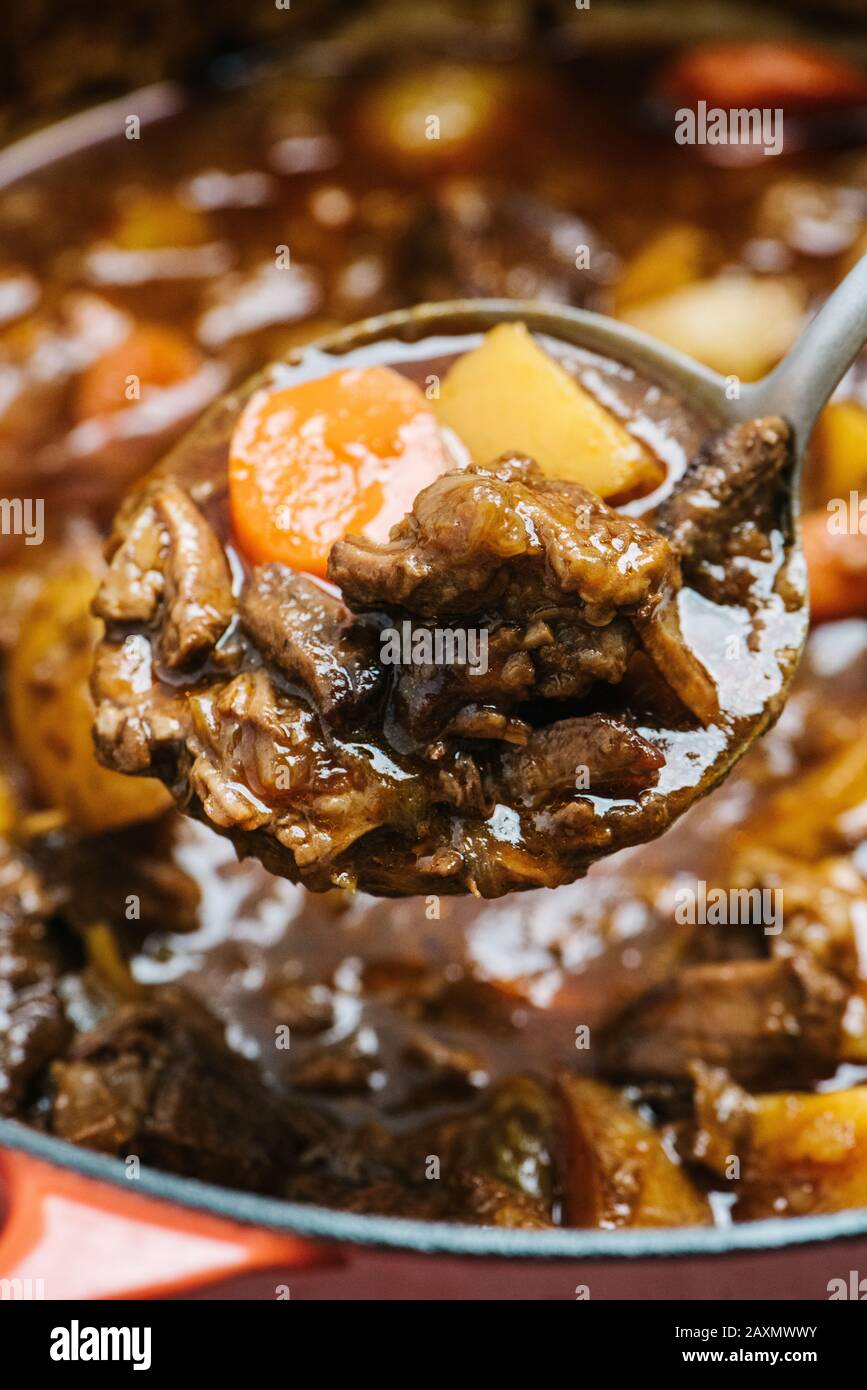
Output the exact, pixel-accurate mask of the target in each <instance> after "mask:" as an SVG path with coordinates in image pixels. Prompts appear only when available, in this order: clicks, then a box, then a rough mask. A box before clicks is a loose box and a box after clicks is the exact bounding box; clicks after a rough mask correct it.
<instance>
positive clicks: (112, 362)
mask: <svg viewBox="0 0 867 1390" xmlns="http://www.w3.org/2000/svg"><path fill="white" fill-rule="evenodd" d="M201 365H202V356H201V353H200V352H199V351H198V350H197V349H196V348H195V347H194V346H193V344H192V343H191V342H189V340H188V339H187V338H185V337H184V336H183V334H181V333H178V332H177V331H176V330H175V329H174V328H167V327H166V326H165V325H164V324H161V323H138V324H136V325H135V326H134V327H133V329H132V332H131V333H130V334H129V336H128V337H127V338H124V340H123V342H121V343H118V344H117V345H116V346H115V347H113V348H110V349H109V351H108V352H105V353H103V355H102V356H101V357H98V358H97V359H96V361H94V362H92V363H91V364H90V366H89V367H88V368H87V369H86V370H85V371H84V372H83V373H82V376H81V380H80V381H79V383H78V389H77V391H76V394H75V414H76V417H77V418H78V419H79V420H89V419H91V418H92V417H93V416H94V415H111V414H113V413H114V412H115V411H116V410H124V409H125V408H126V407H127V406H130V405H135V404H136V402H137V401H138V399H139V391H138V390H137V391H136V392H134V393H132V394H131V393H130V391H129V384H130V378H137V379H138V386H139V388H140V391H141V392H142V393H144V392H145V391H147V390H148V389H149V388H153V387H164V386H175V385H177V383H178V382H180V381H185V380H186V379H187V377H191V376H194V375H195V373H196V372H197V371H198V370H199V368H200V367H201Z"/></svg>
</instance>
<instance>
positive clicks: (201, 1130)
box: [51, 990, 328, 1192]
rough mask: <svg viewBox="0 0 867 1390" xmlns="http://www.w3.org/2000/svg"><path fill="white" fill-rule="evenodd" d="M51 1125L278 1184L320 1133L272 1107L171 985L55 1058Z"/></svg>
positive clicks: (192, 1172) (256, 1185) (103, 1145)
mask: <svg viewBox="0 0 867 1390" xmlns="http://www.w3.org/2000/svg"><path fill="white" fill-rule="evenodd" d="M53 1077H54V1084H55V1095H54V1104H53V1109H52V1117H51V1124H52V1129H53V1131H54V1133H55V1134H58V1135H60V1136H61V1137H62V1138H64V1139H69V1140H71V1141H72V1142H73V1143H76V1144H83V1145H84V1146H85V1147H87V1148H92V1149H99V1150H101V1151H102V1152H104V1153H112V1154H120V1155H126V1154H130V1153H134V1154H136V1155H137V1156H138V1157H139V1158H140V1159H141V1160H142V1161H143V1162H145V1163H152V1164H155V1165H156V1166H158V1167H163V1168H168V1169H170V1170H171V1171H173V1172H175V1173H181V1174H184V1175H185V1176H189V1177H196V1178H200V1179H202V1180H203V1181H206V1182H218V1183H225V1184H226V1185H228V1186H231V1187H240V1188H243V1189H246V1190H249V1191H255V1192H278V1191H280V1190H281V1188H282V1186H283V1185H284V1183H285V1181H286V1179H287V1177H288V1174H289V1171H290V1170H291V1168H292V1167H293V1165H294V1164H295V1163H296V1162H297V1161H298V1160H299V1157H300V1155H301V1154H302V1152H303V1150H304V1148H305V1147H306V1146H307V1145H308V1144H310V1143H313V1142H318V1141H321V1140H322V1139H323V1137H324V1135H325V1134H327V1132H328V1127H327V1126H326V1125H325V1124H324V1122H323V1123H322V1124H321V1125H320V1124H319V1123H318V1122H317V1119H316V1116H315V1114H313V1113H311V1112H307V1114H306V1116H305V1117H302V1116H298V1115H296V1114H295V1113H294V1112H287V1111H286V1109H285V1108H282V1107H278V1106H277V1104H276V1102H275V1101H274V1100H273V1099H272V1097H271V1095H270V1094H269V1092H268V1091H267V1090H266V1089H265V1087H264V1086H263V1084H262V1082H261V1081H260V1079H259V1076H258V1073H257V1072H256V1069H255V1067H254V1066H253V1065H252V1064H251V1063H250V1062H248V1061H247V1060H246V1059H244V1058H242V1057H239V1056H238V1055H237V1054H236V1053H233V1052H231V1051H230V1050H229V1048H228V1047H227V1046H226V1044H225V1041H224V1039H223V1036H222V1030H221V1028H220V1027H219V1025H218V1024H217V1022H216V1020H215V1019H213V1017H212V1016H211V1015H210V1014H208V1013H207V1011H206V1010H205V1009H203V1008H202V1007H201V1006H200V1005H197V1004H196V1003H195V1002H194V1001H193V1000H192V999H190V998H189V997H188V996H186V995H185V994H183V992H182V991H180V990H172V991H167V992H165V993H164V994H163V995H162V996H161V997H159V998H157V999H154V1000H153V1001H152V1002H148V1003H144V1004H130V1005H127V1006H124V1007H122V1008H120V1009H118V1010H116V1011H115V1013H113V1014H112V1015H111V1016H110V1017H109V1018H108V1019H107V1020H106V1021H105V1022H104V1023H102V1024H100V1025H98V1026H97V1027H96V1028H94V1029H92V1030H91V1031H90V1032H88V1033H83V1034H81V1035H80V1036H79V1037H78V1038H76V1039H75V1041H74V1042H73V1044H72V1046H71V1047H70V1049H69V1052H68V1054H67V1056H66V1058H65V1059H64V1060H62V1061H58V1062H57V1063H55V1066H54V1068H53Z"/></svg>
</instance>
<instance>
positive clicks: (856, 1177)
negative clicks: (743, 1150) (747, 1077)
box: [747, 1086, 867, 1215]
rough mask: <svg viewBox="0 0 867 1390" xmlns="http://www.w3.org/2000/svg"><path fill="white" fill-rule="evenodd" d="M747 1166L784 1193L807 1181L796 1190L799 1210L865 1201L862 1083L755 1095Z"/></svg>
mask: <svg viewBox="0 0 867 1390" xmlns="http://www.w3.org/2000/svg"><path fill="white" fill-rule="evenodd" d="M747 1168H748V1173H747V1176H748V1178H750V1179H752V1180H757V1181H758V1182H759V1183H766V1184H768V1187H769V1189H771V1190H772V1191H773V1190H778V1191H779V1192H781V1193H783V1194H785V1193H786V1192H788V1191H790V1190H794V1189H795V1188H796V1187H798V1186H799V1185H803V1184H810V1188H809V1189H808V1192H807V1194H805V1193H804V1192H803V1191H802V1192H800V1193H797V1198H798V1201H799V1208H798V1209H800V1210H809V1211H812V1212H819V1211H840V1210H842V1209H843V1208H845V1207H861V1206H864V1205H865V1203H867V1087H863V1086H856V1087H853V1088H852V1089H851V1090H844V1091H831V1092H828V1093H827V1094H824V1095H809V1094H806V1093H805V1094H801V1093H798V1092H789V1093H787V1094H777V1095H763V1096H757V1097H756V1111H755V1116H754V1119H753V1128H752V1142H751V1145H750V1149H749V1154H748V1159H747ZM768 1196H769V1193H766V1194H765V1200H768ZM769 1205H770V1203H769ZM761 1214H765V1212H764V1211H762V1212H761ZM767 1214H768V1215H770V1214H771V1213H770V1211H768V1212H767Z"/></svg>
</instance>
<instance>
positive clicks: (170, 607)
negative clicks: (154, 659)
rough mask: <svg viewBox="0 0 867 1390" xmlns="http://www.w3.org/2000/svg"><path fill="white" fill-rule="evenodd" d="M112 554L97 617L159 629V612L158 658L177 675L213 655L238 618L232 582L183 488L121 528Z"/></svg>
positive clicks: (164, 489) (162, 493)
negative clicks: (156, 625) (234, 617)
mask: <svg viewBox="0 0 867 1390" xmlns="http://www.w3.org/2000/svg"><path fill="white" fill-rule="evenodd" d="M109 555H110V560H111V563H110V565H109V571H108V575H107V576H106V578H105V579H104V580H103V583H102V585H101V586H100V589H99V594H98V597H97V600H96V602H95V604H94V612H95V613H96V615H97V617H99V618H104V619H105V621H106V622H116V623H132V622H137V623H142V622H143V623H154V622H155V620H156V618H157V616H158V614H159V613H160V612H162V623H161V633H160V646H159V653H160V658H161V660H162V661H163V662H164V663H165V664H166V666H169V667H172V668H174V667H185V666H188V665H190V664H192V663H194V662H195V661H197V660H200V659H201V658H202V657H204V656H206V655H207V654H208V653H209V652H210V651H211V650H212V648H213V647H214V645H215V643H216V642H217V641H218V640H219V638H220V637H222V635H223V633H224V632H225V630H226V628H227V627H228V625H229V622H230V620H231V618H232V615H233V612H234V602H233V598H232V584H231V576H230V574H229V566H228V563H227V561H226V556H225V553H224V551H223V548H222V546H221V545H220V543H219V541H218V540H217V537H216V535H215V534H214V532H213V530H212V529H211V527H210V526H209V525H208V523H207V522H206V520H205V518H204V517H203V516H202V513H201V512H200V511H199V509H198V507H197V506H196V505H195V503H194V502H193V501H192V499H191V498H190V496H189V494H188V493H187V492H185V491H184V489H183V488H181V487H178V485H177V484H176V483H172V482H167V483H165V484H163V485H162V486H161V487H160V489H159V490H158V492H157V493H156V495H155V497H154V499H153V502H152V503H150V504H149V505H147V506H144V507H142V508H141V509H140V510H139V511H138V512H137V513H135V514H134V515H133V516H132V518H131V519H130V520H129V524H128V525H126V524H124V523H123V522H121V523H120V524H119V525H118V526H117V527H116V528H115V535H114V538H113V541H112V544H111V546H110V548H109Z"/></svg>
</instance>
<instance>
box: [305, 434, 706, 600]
mask: <svg viewBox="0 0 867 1390" xmlns="http://www.w3.org/2000/svg"><path fill="white" fill-rule="evenodd" d="M328 574H329V578H330V579H331V580H332V581H333V582H334V583H335V584H339V585H340V587H341V589H342V591H343V595H344V598H345V599H346V601H347V602H348V603H349V605H350V607H352V608H354V609H356V610H357V611H363V610H365V609H370V608H383V607H386V608H394V607H397V608H402V609H406V610H407V611H408V612H411V613H414V614H417V615H418V616H420V617H423V618H437V619H441V618H442V617H443V616H444V615H456V614H463V615H466V614H484V613H485V612H487V611H489V610H494V611H497V612H499V613H502V614H504V615H505V616H506V618H513V617H514V618H521V617H523V618H526V619H529V618H530V617H533V618H538V617H544V609H545V608H546V607H547V608H549V609H550V608H551V606H552V605H553V606H554V607H555V609H556V608H557V607H561V608H562V607H565V608H567V609H568V610H570V611H571V613H572V615H573V617H579V618H581V620H582V621H584V622H587V623H589V624H591V625H592V626H594V627H603V626H605V624H607V623H609V622H611V620H612V618H614V617H615V616H616V614H617V613H618V611H620V610H627V611H629V612H640V611H646V610H649V608H650V607H652V606H653V604H654V603H655V602H657V601H658V600H659V597H660V596H661V594H662V593H663V592H664V591H665V590H666V588H668V587H675V588H676V587H677V586H678V583H679V578H678V567H677V559H676V557H675V555H674V552H673V551H672V550H671V549H670V547H669V545H668V543H667V542H666V541H665V540H664V539H663V538H662V537H661V536H659V535H657V534H656V533H655V532H653V531H651V530H650V528H649V527H647V526H645V525H644V523H643V522H641V521H640V520H638V519H637V518H634V517H629V516H624V515H622V514H621V513H620V512H616V511H614V509H613V508H612V507H608V506H607V505H606V504H605V503H604V502H603V501H602V499H601V498H599V497H596V496H595V495H594V494H593V493H591V492H588V491H587V489H586V488H583V487H581V486H580V485H579V484H578V483H563V482H557V481H552V480H551V479H548V478H546V477H545V475H544V474H543V473H542V471H541V469H540V468H539V467H538V465H537V464H535V463H534V462H533V461H532V460H531V459H526V458H506V459H501V460H500V461H498V462H497V463H493V464H489V465H488V464H484V465H483V464H472V465H470V467H469V468H467V469H463V470H460V471H456V472H452V473H446V474H444V475H443V476H442V477H441V478H438V479H437V480H436V481H435V482H433V483H431V485H430V486H429V487H426V488H425V489H424V490H423V491H422V492H420V493H419V495H418V497H417V498H416V499H415V502H414V504H413V509H412V511H411V512H410V513H409V514H408V515H407V516H406V517H405V518H404V520H403V521H401V522H399V523H398V524H397V526H395V527H394V528H393V530H392V535H391V540H389V541H388V542H386V543H385V544H377V543H376V542H374V541H368V540H364V539H363V538H361V537H357V536H356V537H350V538H348V539H347V540H344V541H338V542H337V543H336V544H335V545H334V547H333V548H332V551H331V555H330V557H329V565H328ZM528 592H529V595H530V603H531V604H532V610H533V611H532V613H531V612H528V601H527V600H528Z"/></svg>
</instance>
